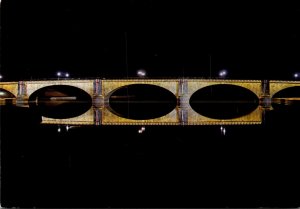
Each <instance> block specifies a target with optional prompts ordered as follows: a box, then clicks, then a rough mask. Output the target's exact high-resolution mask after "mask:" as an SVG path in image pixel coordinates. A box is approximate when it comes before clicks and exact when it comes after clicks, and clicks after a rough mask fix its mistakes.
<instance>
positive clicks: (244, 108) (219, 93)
mask: <svg viewBox="0 0 300 209" xmlns="http://www.w3.org/2000/svg"><path fill="white" fill-rule="evenodd" d="M258 103H259V99H258V97H257V96H256V95H255V94H254V93H253V92H252V91H250V90H248V89H246V88H244V87H240V86H236V85H230V84H217V85H212V86H207V87H204V88H201V89H199V90H198V91H196V92H195V93H194V94H193V95H192V96H191V98H190V105H191V107H192V108H193V110H195V111H196V112H197V113H199V114H200V115H203V116H205V117H209V118H213V119H233V118H239V117H241V116H244V115H247V114H249V113H251V112H252V111H254V110H255V109H256V108H257V106H258Z"/></svg>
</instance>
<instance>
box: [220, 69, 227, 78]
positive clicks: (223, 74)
mask: <svg viewBox="0 0 300 209" xmlns="http://www.w3.org/2000/svg"><path fill="white" fill-rule="evenodd" d="M227 74H228V72H227V70H226V69H223V70H221V71H220V72H219V76H220V77H222V78H224V77H226V76H227Z"/></svg>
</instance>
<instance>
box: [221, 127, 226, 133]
mask: <svg viewBox="0 0 300 209" xmlns="http://www.w3.org/2000/svg"><path fill="white" fill-rule="evenodd" d="M220 130H221V134H222V135H225V134H226V129H225V127H223V126H221V127H220Z"/></svg>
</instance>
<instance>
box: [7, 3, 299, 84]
mask: <svg viewBox="0 0 300 209" xmlns="http://www.w3.org/2000/svg"><path fill="white" fill-rule="evenodd" d="M95 2H96V1H93V2H92V1H80V2H79V1H78V2H77V1H71V0H69V1H67V0H60V1H21V0H19V1H17V0H10V1H6V2H2V6H1V10H2V12H1V13H2V28H1V30H2V31H1V32H2V34H3V35H2V45H3V50H2V65H1V74H2V75H3V77H4V80H22V79H25V80H28V79H40V78H55V77H56V73H57V72H58V71H62V72H69V73H70V76H71V77H73V78H79V77H83V78H85V77H121V78H126V77H136V76H137V74H136V72H137V70H138V69H145V70H146V72H147V76H148V77H182V76H185V77H194V76H196V77H204V78H206V77H207V78H208V77H218V73H219V71H220V70H222V69H227V70H228V75H227V77H228V78H236V79H293V74H294V73H295V72H297V71H299V68H300V62H299V55H300V52H299V47H300V34H299V27H298V25H299V19H300V11H299V7H297V6H295V5H288V4H283V3H280V4H279V3H269V4H266V3H264V4H263V3H255V2H251V3H237V2H234V3H233V2H227V1H226V3H225V2H223V3H220V2H211V3H202V1H201V2H199V1H159V0H122V1H121V0H119V1H117V0H110V1H97V2H98V3H95Z"/></svg>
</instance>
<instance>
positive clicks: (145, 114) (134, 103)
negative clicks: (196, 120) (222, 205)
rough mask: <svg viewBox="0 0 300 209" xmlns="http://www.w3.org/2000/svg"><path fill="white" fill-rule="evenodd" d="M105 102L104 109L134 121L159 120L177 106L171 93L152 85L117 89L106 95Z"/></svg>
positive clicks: (137, 85)
mask: <svg viewBox="0 0 300 209" xmlns="http://www.w3.org/2000/svg"><path fill="white" fill-rule="evenodd" d="M106 100H107V102H106V108H107V109H109V110H110V111H111V112H112V113H114V114H116V115H119V116H120V117H123V118H128V119H135V120H143V119H155V118H159V117H162V116H164V115H167V114H168V113H170V112H171V111H172V110H174V109H175V108H176V106H177V98H176V96H175V95H174V94H173V93H172V92H170V91H169V90H167V89H165V88H162V87H160V86H157V85H152V84H130V85H127V86H123V87H119V88H117V89H115V90H113V91H111V92H110V93H109V94H108V95H106ZM129 109H130V111H129ZM149 110H150V111H149Z"/></svg>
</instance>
